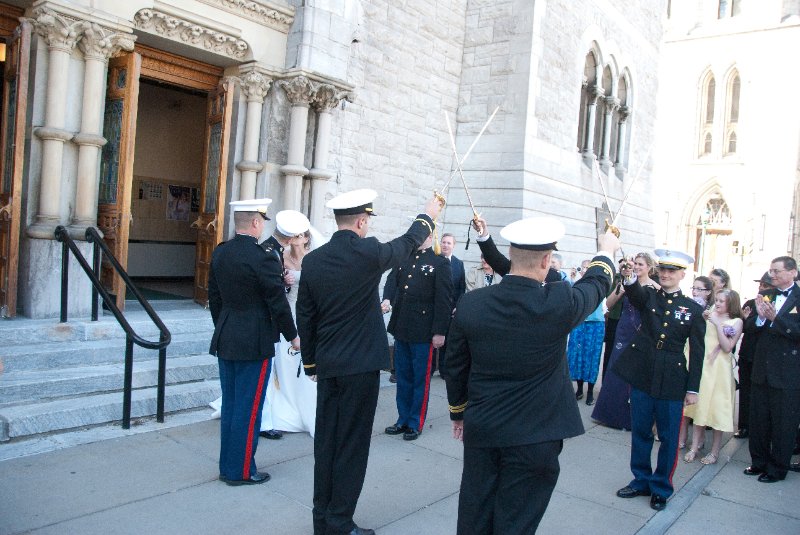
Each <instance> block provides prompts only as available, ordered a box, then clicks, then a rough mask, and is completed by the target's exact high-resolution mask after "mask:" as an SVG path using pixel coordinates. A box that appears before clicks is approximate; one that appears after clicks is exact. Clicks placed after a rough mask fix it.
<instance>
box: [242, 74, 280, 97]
mask: <svg viewBox="0 0 800 535" xmlns="http://www.w3.org/2000/svg"><path fill="white" fill-rule="evenodd" d="M239 83H240V84H241V86H242V92H243V93H244V95H245V97H247V102H264V99H265V98H266V97H267V91H269V88H270V86H271V85H272V80H270V79H269V78H267V77H266V76H264V75H263V74H261V73H260V72H257V71H250V72H247V73H245V74H244V75H243V76H242V77H240V78H239Z"/></svg>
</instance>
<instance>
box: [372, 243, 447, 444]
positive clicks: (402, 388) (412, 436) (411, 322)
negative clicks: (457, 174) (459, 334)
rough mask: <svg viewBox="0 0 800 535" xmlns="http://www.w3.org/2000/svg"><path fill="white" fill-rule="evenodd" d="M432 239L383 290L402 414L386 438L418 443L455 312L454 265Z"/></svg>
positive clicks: (390, 428)
mask: <svg viewBox="0 0 800 535" xmlns="http://www.w3.org/2000/svg"><path fill="white" fill-rule="evenodd" d="M431 241H432V237H428V239H427V240H425V243H423V244H422V245H421V246H420V248H419V249H418V250H417V251H416V252H415V253H414V254H413V255H412V256H411V257H410V258H409V259H408V260H406V261H405V262H404V263H403V264H402V265H401V266H400V267H397V268H395V269H393V270H392V272H391V273H389V277H388V278H387V279H386V285H385V286H384V289H383V299H384V301H383V303H382V307H384V306H385V305H387V304H388V305H389V306H390V307H391V310H392V317H391V318H390V319H389V326H388V331H389V332H390V333H391V334H392V335H393V336H394V367H395V373H396V378H397V395H396V398H397V413H398V416H397V421H396V422H395V423H394V425H391V426H389V427H387V428H386V434H387V435H399V434H402V435H403V439H404V440H416V439H417V437H419V434H420V433H422V430H423V429H424V428H425V416H426V415H427V412H428V396H429V393H430V382H431V368H432V366H433V360H434V352H435V351H436V350H438V349H439V348H441V347H443V345H444V342H445V336H446V335H447V329H448V328H449V326H450V316H451V315H452V313H453V301H452V293H453V278H452V275H451V273H450V262H448V261H447V259H446V258H444V257H443V256H437V255H436V254H435V253H434V252H433V249H432V248H431ZM442 242H444V238H442Z"/></svg>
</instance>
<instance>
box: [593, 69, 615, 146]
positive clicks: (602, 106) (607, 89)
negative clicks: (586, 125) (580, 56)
mask: <svg viewBox="0 0 800 535" xmlns="http://www.w3.org/2000/svg"><path fill="white" fill-rule="evenodd" d="M601 88H602V93H600V97H607V96H609V95H611V69H610V68H609V67H608V66H606V68H605V69H603V81H602V86H601ZM606 107H607V104H606V101H605V99H603V98H598V99H597V119H596V120H595V122H594V145H593V147H592V149H593V150H594V154H595V155H599V154H600V153H601V152H602V147H603V141H604V140H603V134H604V132H605V131H606V128H605V121H606Z"/></svg>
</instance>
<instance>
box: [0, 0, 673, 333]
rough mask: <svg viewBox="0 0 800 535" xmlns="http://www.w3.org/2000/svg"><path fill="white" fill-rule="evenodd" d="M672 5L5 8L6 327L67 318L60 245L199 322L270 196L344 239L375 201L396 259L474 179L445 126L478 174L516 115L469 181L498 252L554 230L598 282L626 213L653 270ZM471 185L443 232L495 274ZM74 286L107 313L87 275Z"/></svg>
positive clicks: (2, 248)
mask: <svg viewBox="0 0 800 535" xmlns="http://www.w3.org/2000/svg"><path fill="white" fill-rule="evenodd" d="M667 4H668V3H667V2H665V1H658V2H639V3H633V4H632V3H630V2H625V1H623V0H596V1H595V0H592V1H587V2H582V3H581V5H580V6H578V5H576V3H574V2H569V1H567V0H537V1H535V2H531V1H523V0H493V1H488V0H406V1H402V2H387V1H384V0H361V1H359V0H315V1H310V0H304V1H301V0H291V1H284V0H166V1H158V2H154V1H152V0H150V1H148V0H130V1H125V2H119V1H114V0H93V1H89V0H72V1H67V0H37V1H34V2H31V1H21V0H20V1H15V0H0V32H2V33H1V34H0V38H2V40H3V42H4V44H5V51H6V59H5V62H4V66H5V70H4V77H3V82H4V83H3V101H2V102H3V107H2V137H1V141H2V145H3V146H2V151H1V152H0V155H2V156H1V157H2V173H1V174H0V177H2V191H0V212H2V213H0V220H1V221H2V223H1V224H0V283H2V288H0V300H2V302H0V306H2V307H3V309H2V310H3V315H5V316H13V315H15V314H20V315H23V316H27V317H54V316H57V315H58V311H59V288H60V280H61V270H60V264H61V250H62V249H61V244H60V243H59V242H57V241H56V240H55V239H54V233H55V229H56V227H58V226H63V227H65V229H66V231H67V232H68V233H69V235H70V236H72V237H73V238H74V239H76V240H77V241H78V244H79V248H80V249H81V250H82V251H83V253H84V254H85V255H87V256H89V257H91V246H90V244H88V243H87V242H86V241H84V240H85V231H86V229H87V228H88V227H97V228H99V229H100V231H101V232H102V234H103V237H104V240H105V242H106V243H107V244H108V245H109V247H110V248H111V249H112V250H113V251H114V252H115V254H116V256H117V257H118V258H119V259H120V261H121V262H122V263H123V264H124V265H126V266H127V268H128V271H129V272H130V273H131V274H132V275H136V276H149V277H184V278H189V279H191V280H192V285H193V287H194V297H195V299H196V300H197V301H199V302H201V303H202V302H204V301H205V300H206V298H207V296H206V293H205V291H206V282H207V275H208V262H209V259H210V252H211V250H212V249H213V247H214V246H215V245H216V244H217V243H219V242H220V241H222V240H224V239H227V238H228V237H229V236H230V234H231V232H232V229H231V225H230V214H229V212H228V209H227V203H228V202H230V201H231V200H236V199H247V198H255V197H261V196H268V197H271V198H272V199H274V203H273V206H272V208H271V212H272V213H275V212H276V211H278V210H281V209H288V208H292V209H299V210H302V211H303V212H305V213H306V214H308V215H309V218H310V219H311V221H312V223H313V224H314V225H315V226H316V227H317V228H318V229H319V230H321V231H322V232H323V233H324V234H330V233H331V232H333V231H334V230H335V228H334V223H333V220H332V217H331V216H330V214H329V213H328V211H326V210H325V208H324V204H325V202H326V201H327V200H328V199H330V198H331V197H332V196H333V195H335V194H336V193H338V192H340V191H347V190H351V189H356V188H364V187H369V188H373V189H375V190H376V191H378V192H379V198H378V200H377V201H376V211H377V212H378V213H379V214H380V217H378V218H376V220H375V221H374V225H373V229H374V232H375V234H376V235H377V236H378V237H379V238H380V239H388V238H391V237H393V236H395V235H397V234H398V233H400V232H401V231H402V229H403V228H405V227H406V225H407V224H408V222H409V217H412V216H413V215H415V214H416V213H417V212H418V211H419V209H420V207H421V206H422V204H423V202H424V200H425V199H426V198H427V197H428V196H430V195H431V193H432V191H433V190H434V189H441V188H442V186H443V184H444V183H445V182H446V181H447V179H448V178H449V177H450V176H451V173H452V171H454V170H455V168H456V166H455V164H454V157H453V151H452V149H451V141H450V137H449V134H448V127H447V121H448V120H449V121H450V122H451V124H452V128H453V130H454V136H455V145H456V148H457V152H458V153H459V155H460V156H462V157H463V155H464V154H465V153H466V152H467V150H468V148H469V147H470V146H471V144H472V143H473V141H474V139H475V137H476V135H477V134H478V132H479V131H480V130H481V129H482V127H483V126H484V124H485V123H486V121H487V119H488V118H489V116H490V115H491V114H492V113H493V112H495V110H496V114H495V116H494V118H493V120H492V122H491V124H489V126H488V127H487V128H486V130H485V132H484V133H483V135H482V137H481V139H480V141H479V142H478V143H477V144H475V146H474V149H473V150H472V152H471V154H470V155H469V158H468V159H466V160H465V162H464V165H463V168H464V180H465V182H466V184H467V185H468V187H469V190H470V193H471V198H472V201H473V202H474V207H475V212H478V213H480V214H482V215H483V216H484V217H485V218H486V219H487V220H488V221H489V224H490V227H491V229H492V230H493V232H494V233H495V234H497V231H498V230H499V228H501V227H502V226H503V225H505V224H507V223H509V222H511V221H513V220H515V219H518V218H521V217H525V216H532V215H553V216H556V217H558V218H560V219H562V220H563V221H564V222H565V224H566V227H567V236H566V237H565V238H564V239H563V240H562V241H561V242H560V244H559V248H560V249H561V251H562V254H563V255H564V257H565V259H566V264H567V265H568V266H572V265H579V263H580V260H581V259H583V258H585V257H587V256H589V255H590V254H591V253H592V252H593V251H594V250H595V247H596V245H595V236H596V230H597V229H598V228H602V227H603V226H604V220H605V219H606V218H610V219H611V218H613V216H612V215H611V214H610V213H613V214H616V212H617V211H619V208H620V205H621V204H622V200H623V198H625V197H626V196H627V202H626V204H625V208H624V212H623V213H622V214H621V216H620V217H619V220H618V221H617V225H618V226H619V227H620V228H621V230H622V233H623V238H624V240H625V243H626V252H633V251H634V250H640V249H649V248H651V247H652V245H653V240H654V233H655V230H654V220H653V216H652V214H653V211H652V207H651V195H650V191H651V188H652V187H653V178H652V168H653V162H654V161H655V158H654V156H655V155H656V154H657V151H656V150H654V149H653V148H652V146H653V143H654V135H655V121H656V95H657V92H658V90H659V88H658V76H657V74H658V62H659V53H660V51H659V47H660V43H661V37H662V31H663V28H662V25H663V23H664V21H665V17H666V12H667V9H666V8H667ZM445 115H447V119H446V118H445ZM450 184H451V186H450V188H449V190H448V191H447V192H446V197H447V200H448V204H447V207H446V209H445V211H444V213H443V215H442V216H440V221H439V226H440V231H441V232H451V233H453V234H455V236H456V238H457V240H458V242H459V243H458V246H457V250H456V254H457V255H458V256H461V257H463V258H465V260H467V262H468V263H474V262H476V261H477V250H476V249H477V248H475V247H473V248H471V249H469V250H466V251H465V250H464V244H465V241H466V238H467V223H468V221H469V220H470V219H471V218H472V216H473V210H472V207H471V206H470V205H469V202H468V199H467V195H466V193H465V190H464V188H463V186H462V184H461V178H460V177H459V176H456V177H455V178H454V179H453V181H452V182H451V183H450ZM604 191H605V196H604ZM606 197H607V199H608V200H607V201H606ZM609 209H610V210H609ZM609 212H610V213H609ZM69 274H70V275H69V281H70V308H71V311H70V313H71V314H73V315H74V314H86V313H87V312H88V310H89V306H90V303H89V301H90V298H89V295H90V292H89V286H88V282H87V280H86V277H85V276H84V275H83V274H82V273H80V272H79V269H78V268H77V265H75V264H74V263H73V265H71V266H70V271H69ZM104 280H105V282H106V283H107V285H108V287H109V289H110V290H112V292H113V293H114V294H115V295H117V299H118V302H120V304H122V303H123V302H124V290H123V288H122V287H121V285H120V283H119V281H118V280H115V279H114V278H113V276H111V274H110V272H105V271H104Z"/></svg>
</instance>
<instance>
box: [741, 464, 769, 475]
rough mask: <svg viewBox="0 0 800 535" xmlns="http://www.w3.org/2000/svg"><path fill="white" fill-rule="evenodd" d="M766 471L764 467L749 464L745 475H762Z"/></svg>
mask: <svg viewBox="0 0 800 535" xmlns="http://www.w3.org/2000/svg"><path fill="white" fill-rule="evenodd" d="M763 473H764V469H763V468H757V467H755V466H748V467H747V468H745V469H744V475H746V476H760V475H761V474H763Z"/></svg>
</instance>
